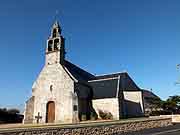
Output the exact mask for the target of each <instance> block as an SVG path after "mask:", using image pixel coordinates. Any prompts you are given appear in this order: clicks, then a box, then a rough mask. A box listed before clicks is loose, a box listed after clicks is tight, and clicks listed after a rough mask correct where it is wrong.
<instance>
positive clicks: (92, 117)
mask: <svg viewBox="0 0 180 135" xmlns="http://www.w3.org/2000/svg"><path fill="white" fill-rule="evenodd" d="M97 118H98V116H97V114H96V113H95V112H91V115H90V119H91V120H97Z"/></svg>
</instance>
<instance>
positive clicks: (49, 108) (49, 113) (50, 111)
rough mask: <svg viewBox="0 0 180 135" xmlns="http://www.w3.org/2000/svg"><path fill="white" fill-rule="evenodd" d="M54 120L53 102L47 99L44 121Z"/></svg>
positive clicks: (50, 121) (51, 121)
mask: <svg viewBox="0 0 180 135" xmlns="http://www.w3.org/2000/svg"><path fill="white" fill-rule="evenodd" d="M54 120H55V103H54V102H53V101H49V102H48V103H47V107H46V123H53V122H54Z"/></svg>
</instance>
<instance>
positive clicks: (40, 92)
mask: <svg viewBox="0 0 180 135" xmlns="http://www.w3.org/2000/svg"><path fill="white" fill-rule="evenodd" d="M32 90H33V91H32V96H34V97H35V102H34V109H33V110H32V114H33V123H36V119H35V116H37V115H38V113H40V116H42V119H40V123H45V122H46V112H47V103H48V102H49V101H53V102H54V103H55V121H54V122H55V123H60V122H72V121H73V115H74V114H73V93H74V81H73V80H72V79H71V78H70V76H69V75H68V74H67V73H66V71H65V70H64V68H63V67H62V66H61V65H60V64H59V63H56V64H49V65H45V66H44V68H43V69H42V71H41V72H40V74H39V76H38V78H37V80H36V81H35V82H34V84H33V87H32ZM25 114H26V112H25ZM25 117H26V115H25Z"/></svg>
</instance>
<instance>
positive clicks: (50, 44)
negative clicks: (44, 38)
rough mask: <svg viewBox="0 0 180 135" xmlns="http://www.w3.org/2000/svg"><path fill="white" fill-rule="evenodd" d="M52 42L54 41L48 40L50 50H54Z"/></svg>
mask: <svg viewBox="0 0 180 135" xmlns="http://www.w3.org/2000/svg"><path fill="white" fill-rule="evenodd" d="M52 44H53V41H52V40H49V42H48V51H52V50H53V48H52Z"/></svg>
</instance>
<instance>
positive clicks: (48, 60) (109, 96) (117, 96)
mask: <svg viewBox="0 0 180 135" xmlns="http://www.w3.org/2000/svg"><path fill="white" fill-rule="evenodd" d="M100 111H103V112H107V113H110V114H111V115H112V117H113V119H114V120H118V119H120V118H124V117H137V116H143V115H144V105H143V97H142V91H141V89H140V88H139V87H138V86H137V85H136V84H135V82H134V81H133V80H132V79H131V78H130V76H129V75H128V73H127V72H122V73H114V74H107V75H93V74H91V73H89V72H87V71H85V70H83V69H81V68H80V67H78V66H76V65H75V64H72V63H71V62H69V61H68V60H66V59H65V38H64V37H63V36H62V34H61V27H60V25H59V23H58V22H57V21H56V22H55V23H54V24H53V26H52V29H51V35H50V37H49V38H48V40H47V47H46V52H45V65H44V67H43V69H42V71H41V72H40V74H39V76H38V77H37V79H36V81H35V82H34V84H33V86H32V96H31V97H30V98H29V100H28V101H27V102H26V105H25V112H24V115H25V116H24V123H37V122H38V123H61V122H65V123H73V122H77V121H82V120H90V119H92V118H93V119H96V118H97V117H98V118H99V112H100Z"/></svg>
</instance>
